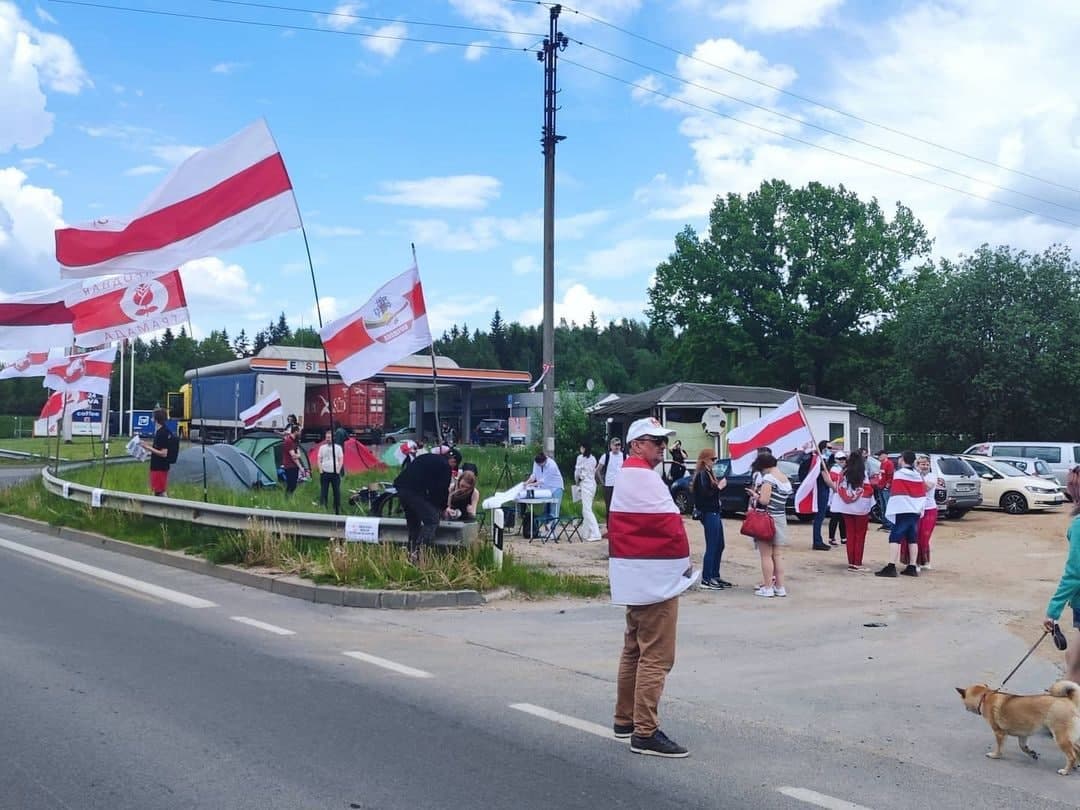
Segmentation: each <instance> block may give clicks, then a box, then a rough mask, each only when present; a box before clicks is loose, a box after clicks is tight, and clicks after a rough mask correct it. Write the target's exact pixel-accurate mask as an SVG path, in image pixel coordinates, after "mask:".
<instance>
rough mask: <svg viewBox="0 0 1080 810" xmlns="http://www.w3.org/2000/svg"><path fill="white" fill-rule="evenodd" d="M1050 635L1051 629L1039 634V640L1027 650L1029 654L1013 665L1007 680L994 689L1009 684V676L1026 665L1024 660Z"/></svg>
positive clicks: (997, 690)
mask: <svg viewBox="0 0 1080 810" xmlns="http://www.w3.org/2000/svg"><path fill="white" fill-rule="evenodd" d="M1048 635H1050V631H1049V630H1043V634H1042V635H1041V636H1039V640H1038V641H1036V642H1035V643H1034V644H1032V645H1031V649H1030V650H1028V651H1027V655H1025V656H1024V657H1023V658H1021V659H1020V663H1019V664H1017V665H1016V666H1015V667H1013V671H1012V672H1010V673H1009V674H1008V675H1006V676H1005V680H1003V681H1002V682H1001V686H999V687H998V688H997V689H995V690H994V691H995V692H1000V691H1001V690H1002V689H1004V688H1005V684H1007V683H1008V682H1009V678H1011V677H1012V676H1013V675H1015V674H1016V670H1018V669H1020V667H1022V666H1023V665H1024V662H1025V661H1027V660H1028V659H1029V658H1030V657H1031V654H1032V653H1033V652H1035V648H1036V647H1038V646H1039V645H1040V644H1042V643H1043V639H1045V638H1046V637H1047V636H1048Z"/></svg>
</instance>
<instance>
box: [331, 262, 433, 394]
mask: <svg viewBox="0 0 1080 810" xmlns="http://www.w3.org/2000/svg"><path fill="white" fill-rule="evenodd" d="M319 337H321V338H322V342H323V348H325V349H326V355H327V357H329V358H330V362H332V363H333V364H334V365H335V366H336V367H337V371H338V374H340V375H341V378H342V379H343V380H344V381H345V383H346V385H352V384H353V383H356V382H360V381H361V380H366V379H368V378H369V377H370V376H371V375H373V374H375V373H377V372H379V371H382V370H383V369H384V368H386V367H387V366H388V365H390V364H391V363H396V362H397V361H398V360H400V359H401V358H403V357H407V356H408V355H410V354H413V353H415V352H417V351H420V350H421V349H424V348H426V347H428V346H430V345H431V330H430V329H429V328H428V318H427V307H426V306H425V304H424V290H423V288H422V287H421V286H420V272H419V271H418V270H417V269H416V266H415V265H413V266H412V267H410V268H409V269H408V270H406V271H405V272H404V273H402V274H401V275H400V276H397V277H396V278H394V279H393V280H392V281H388V282H387V283H386V284H384V285H383V286H382V287H380V288H379V289H378V291H376V293H375V294H374V295H373V296H371V298H369V299H368V300H367V302H366V303H365V304H364V305H363V306H361V307H360V309H358V310H356V311H355V312H352V313H350V314H348V315H346V316H344V317H342V318H338V319H337V320H336V321H332V322H331V323H328V324H327V325H326V326H325V327H323V329H322V331H321V332H319Z"/></svg>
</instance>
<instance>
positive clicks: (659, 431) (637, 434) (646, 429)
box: [626, 416, 675, 443]
mask: <svg viewBox="0 0 1080 810" xmlns="http://www.w3.org/2000/svg"><path fill="white" fill-rule="evenodd" d="M674 435H675V431H674V430H671V429H670V428H666V427H664V426H663V425H661V424H660V420H659V419H656V418H655V417H652V416H648V417H646V418H644V419H638V420H637V421H636V422H634V423H633V424H632V425H630V429H629V430H628V431H626V441H627V442H628V443H629V442H632V441H634V439H640V438H641V437H642V436H655V437H656V438H658V439H660V438H667V437H668V436H674Z"/></svg>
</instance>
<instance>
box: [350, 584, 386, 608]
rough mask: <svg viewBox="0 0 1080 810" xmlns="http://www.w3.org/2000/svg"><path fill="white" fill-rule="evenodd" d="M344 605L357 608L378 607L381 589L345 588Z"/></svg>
mask: <svg viewBox="0 0 1080 810" xmlns="http://www.w3.org/2000/svg"><path fill="white" fill-rule="evenodd" d="M344 590H345V593H344V601H343V603H342V604H343V605H344V606H345V607H355V608H377V607H378V606H379V597H380V596H381V595H382V592H381V591H361V590H358V589H356V588H345V589H344Z"/></svg>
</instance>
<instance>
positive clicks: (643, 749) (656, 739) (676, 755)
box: [630, 729, 690, 759]
mask: <svg viewBox="0 0 1080 810" xmlns="http://www.w3.org/2000/svg"><path fill="white" fill-rule="evenodd" d="M630 750H631V751H633V752H634V753H635V754H647V755H649V756H652V757H670V758H671V759H680V758H682V757H686V756H689V755H690V752H689V751H687V750H686V749H685V748H683V747H682V746H681V745H679V744H678V743H677V742H675V741H674V740H669V739H668V736H667V735H666V734H665V733H664V732H662V731H661V730H660V729H657V730H656V731H654V732H653V735H652V736H651V737H639V736H638V735H636V734H634V735H633V736H631V737H630Z"/></svg>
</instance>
